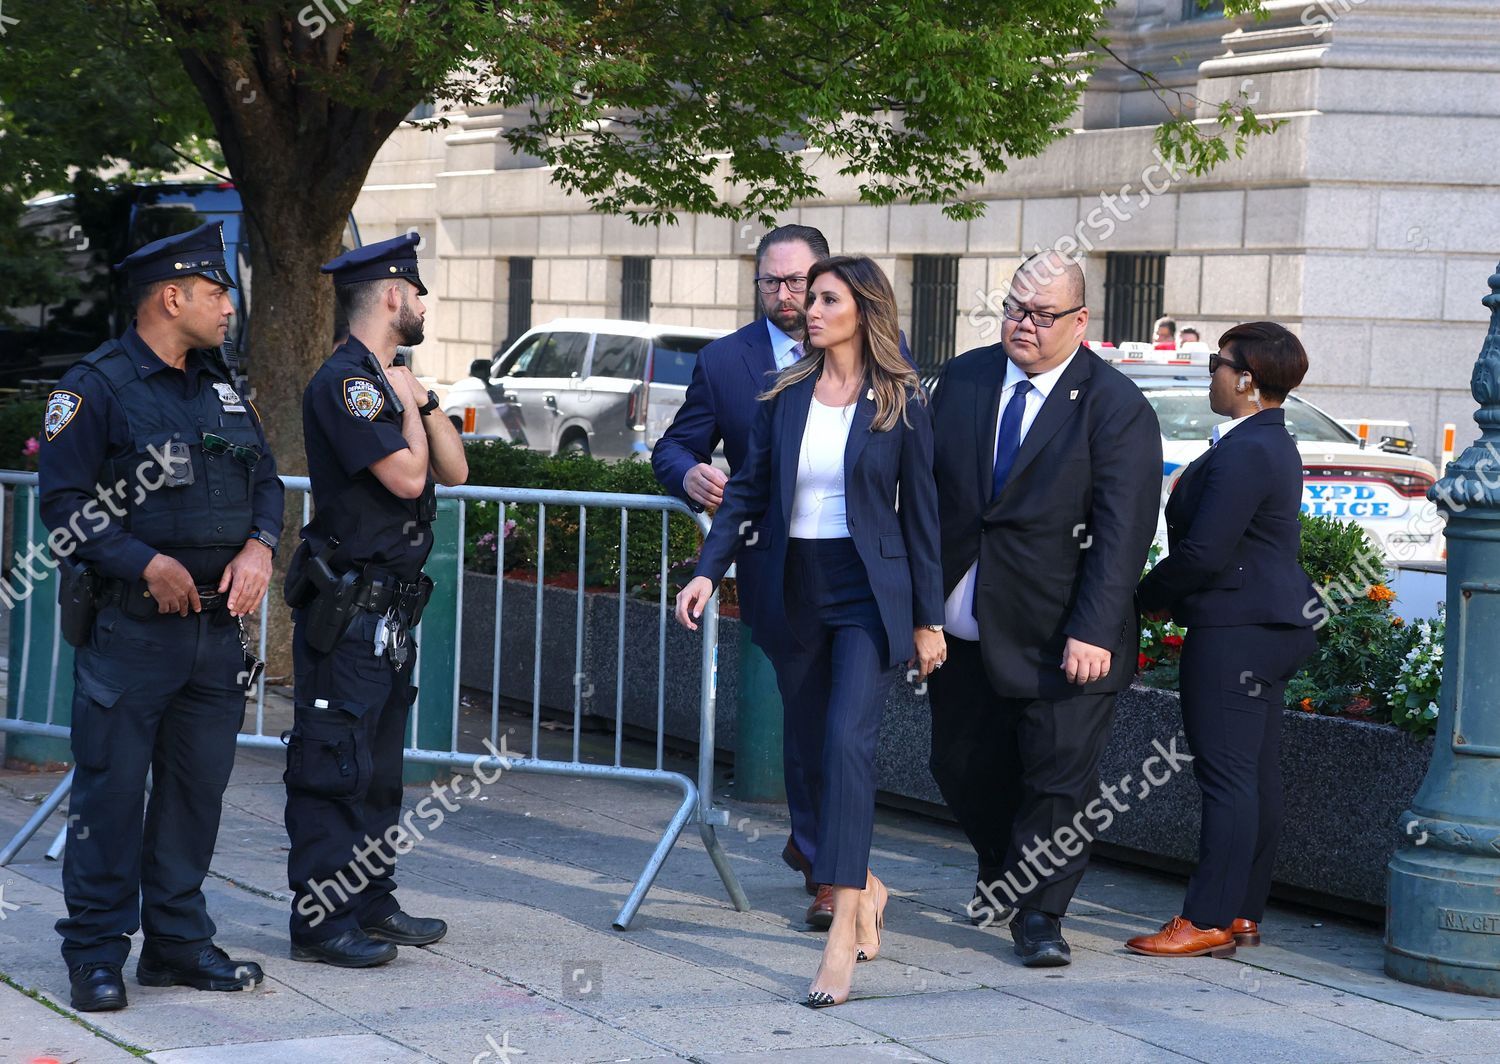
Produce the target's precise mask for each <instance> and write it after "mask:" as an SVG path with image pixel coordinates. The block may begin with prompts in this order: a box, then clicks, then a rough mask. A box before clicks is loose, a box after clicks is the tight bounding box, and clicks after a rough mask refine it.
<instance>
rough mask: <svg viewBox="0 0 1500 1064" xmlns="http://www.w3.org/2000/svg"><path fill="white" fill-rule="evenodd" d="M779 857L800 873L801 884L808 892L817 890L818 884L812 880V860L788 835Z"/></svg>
mask: <svg viewBox="0 0 1500 1064" xmlns="http://www.w3.org/2000/svg"><path fill="white" fill-rule="evenodd" d="M781 859H782V860H783V861H785V862H786V866H787V867H788V868H790V869H791V870H792V871H793V872H801V873H802V886H803V887H804V888H806V890H807V892H808V893H809V894H816V893H817V892H818V885H817V884H816V883H814V882H813V877H812V862H811V861H809V860H808V859H807V857H806V856H804V855H803V853H802V851H801V850H799V849H798V848H797V843H796V841H795V840H793V839H792V837H791V836H790V835H788V836H787V838H786V845H785V846H783V847H782V848H781Z"/></svg>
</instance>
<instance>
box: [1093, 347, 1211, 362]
mask: <svg viewBox="0 0 1500 1064" xmlns="http://www.w3.org/2000/svg"><path fill="white" fill-rule="evenodd" d="M1211 353H1212V352H1210V351H1209V348H1208V345H1207V344H1204V343H1192V344H1183V345H1182V346H1181V347H1178V348H1170V347H1155V346H1153V345H1151V344H1146V343H1125V344H1121V345H1120V346H1119V347H1118V348H1116V349H1114V350H1111V351H1106V352H1103V354H1104V358H1105V360H1106V361H1108V362H1111V363H1113V364H1115V365H1137V366H1207V365H1208V356H1209V355H1210V354H1211Z"/></svg>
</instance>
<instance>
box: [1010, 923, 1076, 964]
mask: <svg viewBox="0 0 1500 1064" xmlns="http://www.w3.org/2000/svg"><path fill="white" fill-rule="evenodd" d="M1010 937H1011V938H1013V939H1015V942H1016V953H1017V954H1018V955H1019V956H1020V958H1021V963H1022V964H1024V965H1025V966H1026V967H1028V968H1058V967H1061V966H1062V965H1064V964H1071V963H1072V962H1073V951H1072V950H1071V949H1069V948H1068V943H1067V942H1066V941H1065V940H1064V939H1063V936H1062V922H1061V921H1060V920H1058V918H1057V917H1055V916H1053V915H1052V914H1051V913H1044V912H1042V911H1041V910H1039V909H1022V910H1021V911H1020V912H1019V913H1017V914H1016V917H1015V919H1014V920H1012V921H1011V922H1010Z"/></svg>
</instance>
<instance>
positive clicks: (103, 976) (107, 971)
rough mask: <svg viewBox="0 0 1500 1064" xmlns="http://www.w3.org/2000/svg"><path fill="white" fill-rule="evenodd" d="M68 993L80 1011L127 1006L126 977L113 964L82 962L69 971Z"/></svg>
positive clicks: (111, 1010)
mask: <svg viewBox="0 0 1500 1064" xmlns="http://www.w3.org/2000/svg"><path fill="white" fill-rule="evenodd" d="M68 994H69V998H70V1000H71V1001H72V1002H73V1007H74V1008H75V1009H77V1010H78V1011H79V1012H113V1011H114V1010H115V1009H123V1008H124V1007H125V1004H126V1002H125V977H124V976H122V975H121V974H120V969H118V968H116V967H115V966H114V965H113V964H105V963H103V962H98V963H94V964H80V965H79V966H78V967H77V968H74V969H73V970H71V971H70V972H68Z"/></svg>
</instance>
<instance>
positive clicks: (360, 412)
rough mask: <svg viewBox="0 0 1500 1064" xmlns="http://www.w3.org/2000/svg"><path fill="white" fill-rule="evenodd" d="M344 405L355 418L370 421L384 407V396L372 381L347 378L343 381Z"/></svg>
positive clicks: (361, 378) (360, 378)
mask: <svg viewBox="0 0 1500 1064" xmlns="http://www.w3.org/2000/svg"><path fill="white" fill-rule="evenodd" d="M344 405H345V406H346V407H348V408H349V413H351V414H353V415H354V416H355V417H362V418H364V419H365V420H366V421H372V420H374V418H375V415H376V414H378V413H380V411H381V408H382V407H384V406H385V396H384V395H383V394H382V393H381V391H380V389H379V388H377V387H376V386H375V382H374V381H370V380H366V379H365V378H363V377H348V378H345V380H344Z"/></svg>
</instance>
